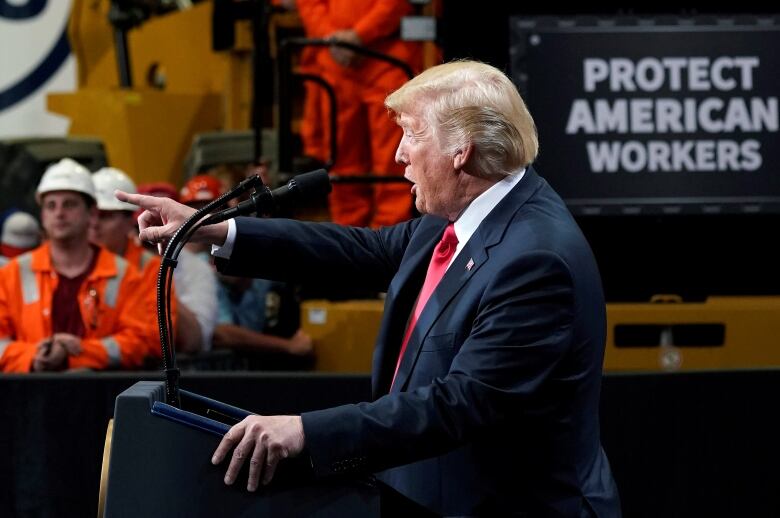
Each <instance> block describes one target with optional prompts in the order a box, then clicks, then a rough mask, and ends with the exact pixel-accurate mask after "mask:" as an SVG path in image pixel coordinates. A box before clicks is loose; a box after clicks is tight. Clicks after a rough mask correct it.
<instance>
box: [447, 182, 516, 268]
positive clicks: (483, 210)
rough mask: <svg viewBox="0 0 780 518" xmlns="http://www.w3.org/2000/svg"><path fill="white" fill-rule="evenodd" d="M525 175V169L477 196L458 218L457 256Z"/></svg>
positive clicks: (456, 232) (456, 222) (456, 233)
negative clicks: (481, 224) (483, 221)
mask: <svg viewBox="0 0 780 518" xmlns="http://www.w3.org/2000/svg"><path fill="white" fill-rule="evenodd" d="M524 175H525V168H522V169H520V171H518V172H516V173H513V174H511V175H508V176H507V177H506V178H504V179H502V180H501V181H499V182H496V183H495V184H493V185H492V186H491V187H490V188H489V189H487V190H486V191H485V192H483V193H482V194H480V195H479V196H477V197H476V198H475V199H474V201H472V202H471V203H470V204H469V205H468V207H466V209H465V210H464V211H463V212H462V213H461V214H460V216H458V219H456V220H455V235H456V236H457V238H458V246H457V248H456V250H455V255H457V254H458V252H460V251H461V249H462V248H463V247H464V246H466V243H467V242H468V240H469V239H471V236H472V235H473V234H474V232H476V231H477V228H479V224H480V223H482V220H484V219H485V218H486V217H487V215H488V214H490V212H491V211H492V210H493V209H494V208H495V207H496V205H498V204H499V202H500V201H501V200H503V199H504V196H506V195H507V194H509V191H511V190H512V188H513V187H514V186H515V185H517V183H518V182H519V181H520V180H521V179H522V178H523V176H524Z"/></svg>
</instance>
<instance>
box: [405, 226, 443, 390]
mask: <svg viewBox="0 0 780 518" xmlns="http://www.w3.org/2000/svg"><path fill="white" fill-rule="evenodd" d="M457 247H458V238H457V236H456V235H455V225H454V224H453V223H450V224H449V225H447V228H446V229H444V235H442V236H441V241H439V244H437V245H436V248H435V249H434V250H433V256H431V262H430V264H428V273H426V274H425V282H424V283H423V287H422V289H421V290H420V295H419V296H418V297H417V302H416V303H415V305H414V309H413V310H412V316H411V317H410V318H409V324H408V325H407V327H406V333H405V334H404V341H403V342H401V352H399V353H398V361H397V362H396V364H395V374H393V382H392V383H391V384H390V388H392V387H393V383H395V377H396V376H397V375H398V368H399V367H400V366H401V359H402V358H403V357H404V352H406V345H407V344H408V343H409V337H410V336H412V331H413V330H414V326H415V324H417V319H418V318H419V317H420V314H421V313H422V311H423V309H425V304H426V303H427V302H428V299H429V298H431V294H432V293H433V290H435V289H436V286H437V285H438V284H439V281H441V278H442V277H444V272H446V271H447V266H449V264H450V260H451V259H452V256H454V255H455V249H456V248H457Z"/></svg>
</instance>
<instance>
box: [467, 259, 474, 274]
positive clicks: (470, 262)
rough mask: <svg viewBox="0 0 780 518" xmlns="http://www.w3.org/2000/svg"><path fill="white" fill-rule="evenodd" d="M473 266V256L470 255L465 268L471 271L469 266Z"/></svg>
mask: <svg viewBox="0 0 780 518" xmlns="http://www.w3.org/2000/svg"><path fill="white" fill-rule="evenodd" d="M472 266H474V258H473V257H470V258H469V262H468V263H466V270H468V271H471V267H472Z"/></svg>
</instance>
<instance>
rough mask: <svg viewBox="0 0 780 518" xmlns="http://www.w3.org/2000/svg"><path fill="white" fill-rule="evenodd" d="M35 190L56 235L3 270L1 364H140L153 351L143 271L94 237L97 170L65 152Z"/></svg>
mask: <svg viewBox="0 0 780 518" xmlns="http://www.w3.org/2000/svg"><path fill="white" fill-rule="evenodd" d="M35 196H36V200H37V201H38V203H39V204H40V206H41V223H42V225H43V228H44V231H45V233H46V236H47V238H48V239H47V241H45V242H44V243H43V245H41V246H39V247H38V248H36V249H34V250H32V251H31V252H28V253H25V254H22V255H20V256H18V257H16V258H14V259H13V260H12V261H11V262H10V263H9V264H8V265H6V266H5V267H3V268H2V269H1V270H0V371H2V372H41V371H63V370H68V369H110V368H114V369H118V368H133V367H138V366H140V365H141V364H142V362H143V359H144V357H145V356H146V353H147V350H148V345H147V333H146V332H145V324H144V321H145V319H146V307H145V305H144V303H143V300H142V299H141V293H142V290H141V277H140V275H139V274H138V271H137V270H136V268H135V267H134V266H132V265H130V264H128V263H127V261H125V260H124V259H122V258H121V257H118V256H116V255H114V254H112V253H111V252H109V251H108V250H105V249H102V248H100V247H98V246H95V245H92V244H90V242H89V239H88V231H89V228H90V226H91V225H93V224H94V221H95V218H96V216H97V209H96V207H95V187H94V184H93V183H92V178H91V174H90V173H89V171H88V170H87V169H86V168H85V167H83V166H82V165H80V164H78V163H77V162H75V161H73V160H71V159H68V158H64V159H62V160H60V161H59V162H57V163H55V164H53V165H51V166H49V168H48V169H47V170H46V172H45V173H44V175H43V177H42V178H41V181H40V184H39V185H38V188H37V190H36V194H35Z"/></svg>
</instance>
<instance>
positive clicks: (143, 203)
mask: <svg viewBox="0 0 780 518" xmlns="http://www.w3.org/2000/svg"><path fill="white" fill-rule="evenodd" d="M114 196H115V197H116V199H117V200H119V201H125V202H127V203H132V204H133V205H138V206H139V207H141V208H142V209H156V208H159V207H160V204H161V201H160V200H161V199H162V198H158V197H156V196H148V195H146V194H131V193H129V192H124V191H120V190H119V189H117V190H115V191H114Z"/></svg>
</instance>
